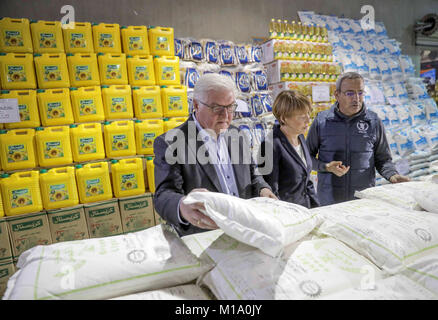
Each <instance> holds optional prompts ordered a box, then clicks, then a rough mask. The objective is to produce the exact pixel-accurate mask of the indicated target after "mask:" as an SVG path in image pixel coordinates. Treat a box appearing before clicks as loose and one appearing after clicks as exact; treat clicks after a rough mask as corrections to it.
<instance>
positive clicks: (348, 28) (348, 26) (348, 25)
mask: <svg viewBox="0 0 438 320" xmlns="http://www.w3.org/2000/svg"><path fill="white" fill-rule="evenodd" d="M338 23H339V25H340V26H341V28H342V32H343V33H346V34H354V31H353V28H352V20H351V19H348V18H339V19H338Z"/></svg>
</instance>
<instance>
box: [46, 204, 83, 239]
mask: <svg viewBox="0 0 438 320" xmlns="http://www.w3.org/2000/svg"><path fill="white" fill-rule="evenodd" d="M47 218H48V219H49V225H50V232H51V234H52V240H53V243H57V242H61V241H72V240H82V239H89V238H90V235H89V234H88V227H87V219H86V218H85V212H84V206H83V205H78V206H74V207H69V208H64V209H58V210H50V211H47Z"/></svg>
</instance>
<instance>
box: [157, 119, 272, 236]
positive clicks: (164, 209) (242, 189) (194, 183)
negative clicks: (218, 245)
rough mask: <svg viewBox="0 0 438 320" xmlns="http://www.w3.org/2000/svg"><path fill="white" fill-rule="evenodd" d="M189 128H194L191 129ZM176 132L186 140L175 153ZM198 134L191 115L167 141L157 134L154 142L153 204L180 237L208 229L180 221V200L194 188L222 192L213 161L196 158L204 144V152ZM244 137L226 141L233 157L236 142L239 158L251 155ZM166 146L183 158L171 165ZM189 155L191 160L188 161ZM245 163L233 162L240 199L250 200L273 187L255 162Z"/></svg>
mask: <svg viewBox="0 0 438 320" xmlns="http://www.w3.org/2000/svg"><path fill="white" fill-rule="evenodd" d="M189 128H190V129H191V130H190V132H189ZM230 129H232V130H237V131H238V129H237V128H236V127H234V126H230V127H229V129H228V130H230ZM178 130H179V131H178ZM177 132H179V133H178V134H179V137H177V139H178V141H180V140H181V139H182V140H183V143H182V148H180V150H179V151H180V152H178V151H176V152H175V151H173V152H172V151H171V150H173V149H175V146H176V143H173V141H174V140H170V139H169V134H170V135H172V134H176V133H177ZM197 135H198V130H197V127H196V124H195V122H194V120H193V117H192V116H190V117H189V119H188V120H187V121H186V122H185V123H183V124H182V125H181V126H179V127H177V128H175V129H172V130H170V131H169V132H168V135H167V138H168V140H166V133H165V134H162V135H160V136H159V137H157V138H156V139H155V141H154V153H155V159H154V166H155V171H154V174H155V194H154V207H155V210H156V211H157V213H158V214H159V215H160V216H161V217H162V218H163V219H164V220H166V221H167V223H169V224H171V225H172V226H173V227H174V228H175V229H176V231H177V232H178V234H179V235H180V236H184V235H188V234H192V233H197V232H203V231H207V230H205V229H200V228H198V227H195V226H193V225H191V224H189V225H184V224H181V223H180V222H179V220H178V216H177V214H178V212H177V210H178V203H179V201H180V199H181V198H182V197H184V196H185V195H187V194H188V193H189V192H190V191H192V190H193V189H195V188H205V189H207V190H209V191H212V192H222V189H221V186H220V182H219V179H218V177H217V174H216V170H215V168H214V166H213V164H210V163H207V164H201V163H199V161H198V159H197V158H196V155H197V154H198V150H199V149H200V148H201V147H202V149H201V150H199V151H200V152H203V151H205V149H204V148H205V146H203V144H204V143H203V142H202V141H200V140H197V139H196V137H197ZM188 137H190V139H188ZM242 137H243V135H242ZM242 137H241V138H237V137H235V136H232V138H231V139H230V140H227V146H228V151H229V154H230V158H232V156H233V155H232V152H231V150H230V149H232V148H231V145H232V144H234V146H235V145H236V143H238V144H237V145H238V146H239V148H238V153H239V159H244V158H243V155H244V154H245V155H246V157H247V158H248V156H250V152H251V150H250V149H249V145H248V143H247V142H246V143H245V142H244V140H243V139H242ZM230 142H232V143H230ZM178 145H179V144H178ZM167 149H169V150H170V154H173V155H174V156H176V158H177V159H179V160H180V161H179V163H174V164H169V163H168V161H166V157H165V155H166V150H167ZM233 151H234V149H233ZM168 152H169V151H168ZM190 157H191V160H192V161H191V162H192V163H188V161H187V160H188V159H189V158H190ZM183 158H184V159H183ZM232 161H233V160H232ZM242 162H243V161H241V162H239V163H238V164H233V169H234V175H235V178H236V184H237V188H238V192H239V197H240V198H243V199H249V198H253V197H258V196H259V195H260V190H261V189H262V188H268V189H271V188H270V187H269V185H268V184H267V183H266V182H265V181H264V179H263V177H262V176H261V175H256V174H255V165H254V164H253V163H251V162H249V163H242Z"/></svg>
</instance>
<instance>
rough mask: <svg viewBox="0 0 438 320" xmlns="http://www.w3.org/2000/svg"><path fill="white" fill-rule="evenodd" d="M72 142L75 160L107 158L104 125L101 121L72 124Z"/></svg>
mask: <svg viewBox="0 0 438 320" xmlns="http://www.w3.org/2000/svg"><path fill="white" fill-rule="evenodd" d="M70 142H71V149H72V152H73V160H74V161H75V162H85V161H92V160H100V159H105V147H104V145H103V136H102V125H101V124H100V123H96V122H95V123H82V124H80V125H76V124H72V125H70Z"/></svg>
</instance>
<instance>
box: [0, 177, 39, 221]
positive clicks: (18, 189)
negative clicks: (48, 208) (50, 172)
mask: <svg viewBox="0 0 438 320" xmlns="http://www.w3.org/2000/svg"><path fill="white" fill-rule="evenodd" d="M2 178H3V179H1V181H0V188H1V192H2V197H3V209H4V211H5V214H6V216H14V215H18V214H24V213H31V212H39V211H41V210H42V209H43V203H42V201H41V191H40V184H39V172H38V171H35V170H32V171H23V172H16V173H13V174H11V175H8V174H4V175H2Z"/></svg>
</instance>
